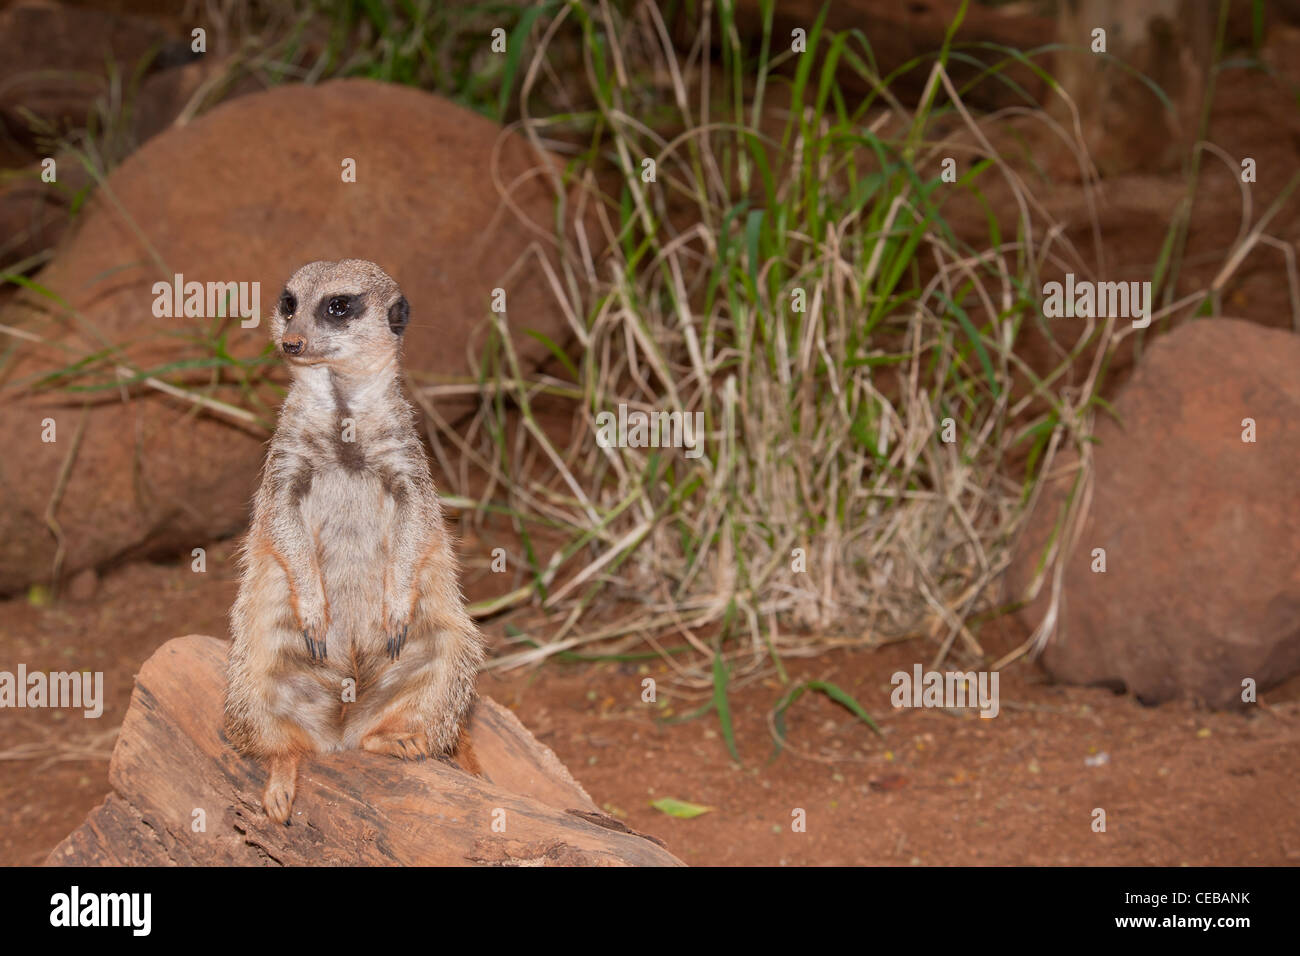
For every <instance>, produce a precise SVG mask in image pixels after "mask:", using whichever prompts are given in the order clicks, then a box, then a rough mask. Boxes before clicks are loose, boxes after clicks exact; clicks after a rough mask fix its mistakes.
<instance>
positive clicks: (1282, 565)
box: [1007, 319, 1300, 707]
mask: <svg viewBox="0 0 1300 956" xmlns="http://www.w3.org/2000/svg"><path fill="white" fill-rule="evenodd" d="M1115 410H1116V412H1117V414H1118V417H1119V419H1120V421H1119V422H1116V421H1115V420H1113V419H1112V418H1109V417H1102V418H1100V419H1099V421H1098V423H1097V426H1096V432H1095V437H1096V438H1097V440H1098V444H1097V446H1096V448H1095V465H1096V469H1095V485H1094V488H1093V497H1092V503H1091V507H1090V509H1089V512H1088V515H1087V518H1086V520H1085V521H1084V523H1083V525H1082V529H1081V533H1080V535H1079V537H1078V540H1077V543H1076V546H1075V548H1074V549H1073V551H1072V552H1071V553H1069V554H1068V555H1067V556H1066V558H1065V561H1066V564H1065V567H1064V569H1063V575H1064V576H1063V593H1062V604H1061V608H1060V619H1059V626H1058V628H1057V631H1056V634H1055V636H1054V637H1053V638H1052V639H1051V640H1050V641H1049V642H1048V644H1047V646H1046V648H1045V649H1044V651H1043V654H1042V658H1041V660H1042V664H1043V666H1044V667H1045V668H1046V670H1047V671H1048V672H1049V673H1050V674H1051V675H1053V676H1054V677H1055V678H1057V679H1059V680H1062V681H1065V682H1068V683H1076V684H1098V685H1107V686H1111V687H1114V688H1116V689H1121V688H1123V689H1126V690H1128V691H1129V692H1131V693H1133V694H1135V695H1136V696H1137V697H1139V698H1140V699H1142V700H1143V701H1146V702H1153V703H1154V702H1158V701H1164V700H1169V699H1172V698H1177V697H1185V698H1190V699H1193V700H1196V701H1199V702H1201V703H1203V704H1206V705H1209V706H1212V707H1231V706H1240V705H1241V703H1242V694H1243V681H1244V680H1246V679H1247V678H1250V679H1252V680H1253V681H1254V682H1255V686H1256V687H1257V688H1258V689H1260V690H1264V689H1267V688H1268V687H1270V686H1272V685H1275V684H1278V683H1280V682H1281V681H1283V680H1285V679H1287V678H1288V677H1290V676H1291V675H1293V674H1296V673H1297V672H1300V336H1296V335H1294V334H1291V333H1289V332H1284V331H1279V330H1276V329H1268V328H1263V327H1261V326H1259V325H1255V324H1253V323H1249V322H1243V321H1239V320H1236V319H1211V320H1202V321H1195V322H1190V323H1188V324H1185V325H1183V326H1181V327H1179V328H1178V329H1176V330H1175V331H1174V332H1172V333H1171V334H1169V335H1167V336H1165V337H1163V338H1161V339H1158V340H1157V341H1156V342H1155V343H1154V344H1153V345H1152V346H1151V347H1150V349H1149V350H1148V352H1147V353H1146V355H1145V356H1144V357H1143V359H1142V361H1141V363H1140V364H1139V365H1138V367H1137V370H1136V371H1135V373H1134V375H1133V378H1132V379H1131V380H1130V381H1129V383H1128V384H1127V385H1126V386H1125V388H1124V390H1123V391H1122V392H1121V393H1120V395H1119V396H1118V398H1117V400H1116V402H1115ZM1246 419H1251V420H1253V422H1254V429H1255V436H1256V439H1257V440H1256V441H1255V442H1253V443H1252V442H1247V441H1243V433H1244V432H1245V430H1246V428H1248V427H1249V424H1248V423H1247V424H1245V425H1244V424H1243V422H1244V421H1245V420H1246ZM1071 481H1072V474H1071V475H1065V476H1063V477H1060V478H1058V479H1057V480H1055V481H1054V483H1053V484H1052V485H1050V486H1048V487H1046V488H1044V495H1043V497H1042V499H1041V500H1040V503H1039V505H1038V507H1037V508H1036V510H1035V512H1034V514H1033V515H1032V516H1031V518H1030V521H1029V524H1028V525H1027V528H1026V531H1025V534H1024V535H1023V536H1022V539H1021V541H1020V543H1019V547H1018V551H1017V554H1016V556H1015V559H1014V561H1013V563H1012V565H1011V567H1010V569H1009V571H1008V575H1007V593H1008V597H1019V596H1020V595H1022V594H1024V593H1025V591H1026V587H1027V585H1028V584H1029V582H1030V581H1031V580H1032V578H1033V575H1034V573H1035V568H1036V566H1037V564H1038V561H1039V556H1040V555H1041V554H1042V552H1043V547H1044V545H1045V543H1046V542H1047V540H1048V536H1049V534H1050V532H1051V529H1052V527H1053V526H1054V525H1055V523H1056V522H1057V519H1058V515H1059V514H1060V509H1061V507H1062V504H1063V502H1064V500H1065V494H1066V493H1067V491H1068V489H1069V487H1070V484H1071ZM1097 548H1101V549H1104V551H1105V568H1106V570H1105V572H1104V573H1101V572H1099V571H1094V570H1093V567H1094V565H1096V564H1097V557H1095V556H1094V549H1097ZM1098 566H1099V565H1098ZM1049 584H1050V582H1049ZM1048 590H1049V588H1048V587H1047V586H1045V587H1044V589H1043V593H1042V594H1040V596H1039V598H1038V599H1037V600H1036V601H1035V602H1034V603H1032V604H1031V605H1030V606H1029V607H1027V608H1026V609H1025V610H1024V611H1022V612H1021V613H1022V614H1024V615H1025V616H1026V620H1027V623H1029V624H1031V625H1033V626H1036V625H1037V624H1038V623H1039V622H1040V621H1041V620H1042V619H1043V614H1044V610H1045V608H1046V595H1047V591H1048Z"/></svg>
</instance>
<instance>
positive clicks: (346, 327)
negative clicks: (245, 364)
mask: <svg viewBox="0 0 1300 956" xmlns="http://www.w3.org/2000/svg"><path fill="white" fill-rule="evenodd" d="M410 312H411V310H410V306H408V305H407V303H406V297H405V296H403V295H402V290H401V289H399V288H398V287H397V283H396V282H394V281H393V280H392V279H391V278H389V276H388V275H387V274H386V273H385V272H384V270H383V269H381V268H379V266H377V265H375V264H374V263H373V262H367V261H366V260H364V259H340V260H339V261H338V262H312V263H309V264H307V265H305V266H303V267H302V268H301V269H299V270H298V271H297V272H295V273H294V274H293V276H292V277H291V278H290V279H289V282H288V284H287V285H286V286H285V288H284V292H282V293H281V294H280V301H279V303H278V304H277V305H276V308H275V313H274V315H273V316H272V318H271V337H272V338H273V339H274V341H275V344H276V346H277V348H278V349H279V351H280V354H281V355H283V356H284V358H285V359H286V361H288V362H289V364H290V365H293V366H309V365H324V366H327V367H329V368H333V369H336V370H339V371H352V372H364V371H366V370H367V369H370V368H375V367H379V366H382V365H387V364H388V363H390V362H391V361H393V359H395V358H396V356H397V354H398V351H399V346H400V344H401V340H402V333H403V332H404V331H405V330H406V324H407V322H408V321H410Z"/></svg>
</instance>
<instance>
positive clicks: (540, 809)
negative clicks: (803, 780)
mask: <svg viewBox="0 0 1300 956" xmlns="http://www.w3.org/2000/svg"><path fill="white" fill-rule="evenodd" d="M228 647H229V645H228V643H227V642H225V641H221V640H218V639H216V638H212V637H203V636H199V635H191V636H189V637H179V638H176V639H175V640H172V641H169V642H168V643H166V644H164V645H163V646H162V647H161V648H159V649H158V650H157V651H156V652H155V653H154V654H153V656H152V657H150V658H149V660H147V661H146V662H145V664H144V666H143V667H142V668H141V669H140V673H139V675H138V676H137V677H136V685H135V691H134V693H133V694H132V696H131V704H130V708H129V709H128V711H127V715H126V719H125V721H124V722H123V724H122V731H121V733H120V734H119V735H118V741H117V746H116V747H115V748H114V750H113V758H112V761H111V762H110V764H109V782H110V783H111V784H112V787H113V792H112V793H110V794H109V795H108V797H107V798H106V799H105V800H104V802H103V803H102V804H100V806H98V807H96V808H95V809H94V810H93V811H91V813H90V815H89V816H88V817H87V819H86V821H85V822H84V823H83V824H82V825H81V826H80V827H79V828H78V829H76V830H75V831H73V833H71V834H70V835H69V836H68V837H67V838H66V839H65V840H64V841H63V842H62V843H60V844H59V845H58V846H57V847H55V849H54V851H53V852H52V853H51V854H50V856H49V858H48V859H47V860H46V863H47V865H55V866H57V865H78V866H81V865H182V866H188V865H203V866H210V865H216V866H231V865H244V866H257V865H277V864H278V865H332V866H340V865H343V866H346V865H392V864H409V865H434V866H445V865H471V864H495V865H505V866H510V865H514V866H538V865H555V864H561V865H563V864H576V865H597V866H605V865H615V866H617V865H651V866H663V865H668V866H673V865H676V866H680V865H682V863H681V861H680V860H678V859H677V858H676V857H674V856H673V855H672V854H670V853H669V852H668V851H667V850H666V849H664V847H663V845H662V844H661V843H660V841H658V840H656V839H654V838H653V837H647V836H644V835H642V834H639V833H636V832H634V831H632V830H629V829H628V828H627V827H626V826H624V825H623V824H622V823H620V822H619V821H618V820H616V819H614V818H613V817H610V816H608V815H606V814H604V813H602V812H601V811H600V810H599V808H597V807H596V805H595V804H594V803H593V802H592V800H591V797H589V796H588V795H587V793H586V791H584V790H583V789H582V787H581V785H579V784H578V782H577V781H576V780H574V779H573V777H572V776H571V775H570V774H569V772H568V771H567V770H566V769H565V768H564V765H563V764H561V763H560V761H559V760H558V759H557V758H556V756H555V754H553V753H552V752H551V751H550V749H549V748H547V747H545V746H544V745H542V744H541V743H539V742H538V741H537V740H536V738H534V737H533V736H532V735H531V734H530V733H529V732H528V731H527V730H526V729H525V728H524V726H523V725H522V724H521V723H520V722H519V721H518V719H516V718H515V716H514V715H513V714H512V713H510V711H508V710H506V709H505V708H504V707H502V706H501V705H499V704H497V703H496V702H495V701H493V700H491V699H490V698H486V697H484V698H480V699H479V702H478V703H477V705H476V706H475V709H474V711H473V713H472V715H471V718H470V724H469V737H470V741H471V743H472V745H473V747H474V750H475V754H476V756H477V758H478V761H479V764H480V765H481V767H482V775H481V776H474V775H472V774H469V773H466V772H465V771H464V770H461V769H460V768H459V767H458V766H456V765H455V764H453V763H450V762H445V761H440V760H427V761H423V762H418V763H414V762H405V761H400V760H396V759H393V758H391V757H381V756H378V755H375V754H369V753H364V752H355V751H354V752H347V753H337V754H327V755H321V756H317V757H314V758H312V759H309V760H305V761H304V762H303V764H302V767H301V769H300V771H299V777H298V792H297V798H296V800H295V801H294V808H293V815H292V817H291V820H290V823H291V825H290V826H287V827H286V826H281V825H277V824H275V823H273V822H272V821H271V820H269V819H268V818H267V816H266V814H265V812H264V811H263V810H262V805H261V793H262V787H263V784H264V783H265V780H266V774H265V771H264V770H263V768H262V767H261V766H260V765H259V764H258V763H257V762H256V761H253V760H249V759H246V758H244V757H241V756H240V755H239V754H237V753H235V752H234V751H233V750H232V749H231V748H230V745H229V744H228V743H227V742H226V739H225V734H224V732H223V730H222V695H223V691H224V688H225V661H226V651H227V648H228Z"/></svg>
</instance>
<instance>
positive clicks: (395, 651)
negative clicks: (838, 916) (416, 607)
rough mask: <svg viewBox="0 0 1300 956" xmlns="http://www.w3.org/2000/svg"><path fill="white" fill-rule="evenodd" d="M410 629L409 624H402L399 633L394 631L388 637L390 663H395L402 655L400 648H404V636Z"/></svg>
mask: <svg viewBox="0 0 1300 956" xmlns="http://www.w3.org/2000/svg"><path fill="white" fill-rule="evenodd" d="M410 629H411V626H410V625H409V624H404V625H402V629H401V630H400V631H394V632H393V633H392V634H390V635H388V659H389V660H390V661H395V660H397V659H398V658H399V657H400V656H401V655H402V648H403V647H405V646H406V635H407V632H408V631H410Z"/></svg>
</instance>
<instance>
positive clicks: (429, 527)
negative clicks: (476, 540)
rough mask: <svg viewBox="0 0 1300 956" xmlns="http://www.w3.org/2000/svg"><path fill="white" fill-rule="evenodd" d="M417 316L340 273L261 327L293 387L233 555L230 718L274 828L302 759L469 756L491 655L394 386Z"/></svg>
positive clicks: (288, 292) (323, 277)
mask: <svg viewBox="0 0 1300 956" xmlns="http://www.w3.org/2000/svg"><path fill="white" fill-rule="evenodd" d="M409 317H410V308H409V306H408V304H407V301H406V298H405V297H404V296H403V295H402V292H401V290H400V289H399V288H398V286H397V283H396V282H394V281H393V280H392V279H391V278H389V277H388V276H387V275H386V274H385V273H384V272H383V271H382V270H381V269H380V268H379V267H378V266H376V265H375V264H374V263H371V262H366V261H364V260H360V259H344V260H342V261H339V262H313V263H311V264H309V265H306V266H303V267H302V268H301V269H299V270H298V271H297V272H295V273H294V275H293V277H292V278H291V279H290V280H289V283H288V285H287V287H286V288H285V290H284V293H283V294H282V295H281V296H280V300H279V303H278V305H277V306H276V309H275V313H274V315H273V317H272V319H271V334H272V338H273V340H274V342H275V344H276V346H277V348H278V350H279V351H280V352H281V353H282V354H283V356H284V359H285V361H286V362H287V363H288V366H289V369H290V372H291V375H292V380H293V383H292V386H291V387H290V389H289V393H288V395H287V397H286V398H285V401H284V404H283V406H282V408H281V410H280V417H279V422H278V424H277V426H276V430H275V435H274V436H273V437H272V439H271V441H270V445H269V448H268V451H267V456H266V463H265V465H264V467H263V470H262V475H261V483H260V485H259V487H258V489H257V492H256V495H255V497H254V500H253V516H252V524H251V526H250V529H249V533H248V537H247V539H246V541H245V543H244V546H243V548H242V551H241V554H240V564H241V579H240V585H239V596H238V598H237V599H236V601H235V604H234V607H233V608H232V610H231V617H230V623H231V633H232V636H233V639H234V640H233V644H232V646H231V652H230V660H229V675H228V676H229V683H228V688H227V693H226V706H225V710H226V734H227V736H228V738H229V740H230V742H231V744H232V745H233V746H234V747H235V748H236V749H237V750H238V751H240V752H241V753H243V754H245V755H247V756H251V757H255V758H258V759H259V760H261V761H262V762H263V763H264V764H265V766H266V768H267V770H268V779H267V783H266V789H265V792H264V794H263V797H262V805H263V806H264V807H265V809H266V813H267V815H268V816H269V817H270V818H271V819H273V820H275V821H277V822H279V823H284V824H287V823H288V820H289V813H290V810H291V808H292V806H293V799H294V791H295V787H296V781H297V771H298V764H299V762H300V760H301V759H302V757H303V756H304V755H306V754H311V753H327V752H330V751H337V750H352V749H358V748H360V749H363V750H368V751H372V752H374V753H379V754H390V755H392V756H394V757H400V758H404V759H412V758H423V757H425V756H441V755H445V754H449V753H451V752H452V751H453V750H454V749H457V744H458V743H464V740H463V723H464V720H465V717H466V714H467V711H468V709H469V707H470V704H471V703H472V701H473V699H474V678H475V675H476V674H477V671H478V667H479V665H480V664H481V662H482V659H483V642H482V638H481V636H480V634H479V631H478V628H477V627H476V626H475V624H474V622H473V620H472V619H471V618H470V616H469V614H468V613H467V612H466V610H465V604H464V599H463V597H462V595H461V592H460V587H459V583H458V579H457V574H458V572H457V566H456V560H455V556H454V554H453V551H452V545H451V541H450V538H449V536H448V533H447V531H446V529H445V528H444V527H443V522H442V513H441V509H440V506H439V502H438V498H437V495H436V494H435V492H434V486H433V479H432V477H431V475H430V471H429V462H428V458H427V457H426V455H425V451H424V446H423V445H422V444H421V442H420V439H419V436H418V434H417V432H416V429H415V421H414V413H413V411H412V409H411V406H410V405H409V404H408V403H407V401H406V399H405V398H404V397H403V396H402V393H401V387H400V384H399V381H398V379H399V368H400V362H401V352H402V349H401V343H402V333H403V331H404V330H405V328H406V325H407V323H408V321H409ZM466 750H467V748H465V747H463V746H462V747H461V748H459V751H458V754H457V756H458V757H460V762H461V763H462V764H468V765H469V769H471V770H477V767H476V766H474V765H473V762H472V756H471V755H470V754H469V753H467V752H466Z"/></svg>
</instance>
